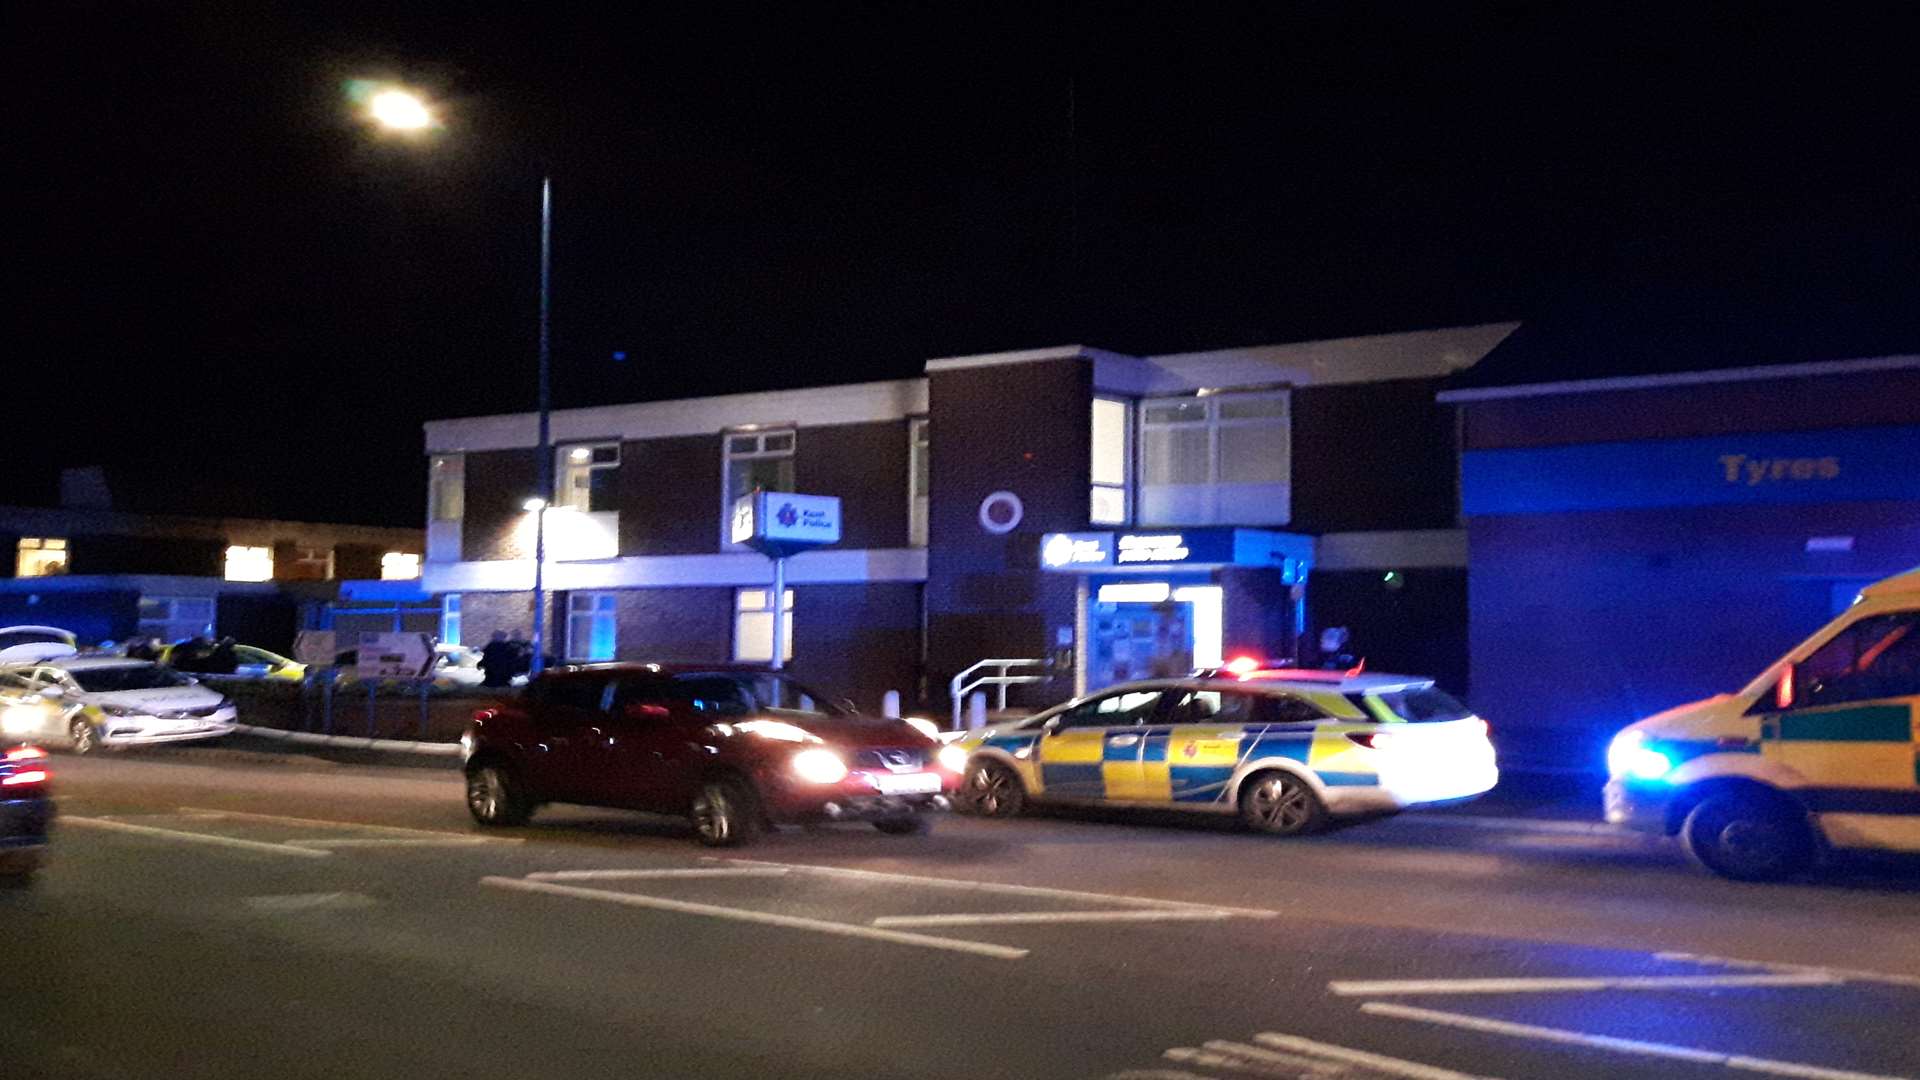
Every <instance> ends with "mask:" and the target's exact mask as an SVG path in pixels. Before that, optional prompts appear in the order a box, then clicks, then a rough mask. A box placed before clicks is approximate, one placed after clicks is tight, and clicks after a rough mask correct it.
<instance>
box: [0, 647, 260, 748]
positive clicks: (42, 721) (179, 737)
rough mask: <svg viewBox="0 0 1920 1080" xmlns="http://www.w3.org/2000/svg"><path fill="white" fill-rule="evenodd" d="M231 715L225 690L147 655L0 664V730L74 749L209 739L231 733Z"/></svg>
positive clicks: (8, 735)
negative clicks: (223, 692)
mask: <svg viewBox="0 0 1920 1080" xmlns="http://www.w3.org/2000/svg"><path fill="white" fill-rule="evenodd" d="M236 715H237V713H236V710H235V709H234V705H233V702H231V701H229V700H227V698H226V696H225V695H223V694H221V693H219V692H218V691H215V690H212V689H209V688H208V687H205V686H202V685H200V684H199V683H198V682H196V681H194V680H193V679H192V678H190V677H188V676H186V675H182V674H180V673H179V672H177V671H174V670H173V669H172V668H168V667H162V666H161V665H159V664H155V663H153V662H152V661H149V660H130V659H127V658H126V657H123V656H77V657H70V658H63V659H59V660H48V661H44V662H42V663H38V664H17V665H12V666H9V667H7V668H4V669H0V729H4V734H5V735H6V736H7V737H9V738H11V739H19V740H21V741H27V742H45V743H53V744H59V743H64V744H65V745H66V746H67V747H68V748H69V749H71V750H72V751H73V752H75V753H78V754H86V753H91V752H93V751H95V750H99V749H102V748H109V747H120V746H139V745H144V744H147V743H161V742H184V741H188V740H192V739H215V738H219V737H220V736H222V735H226V734H229V733H231V732H232V731H233V729H234V723H235V719H236Z"/></svg>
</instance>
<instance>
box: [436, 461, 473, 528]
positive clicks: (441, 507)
mask: <svg viewBox="0 0 1920 1080" xmlns="http://www.w3.org/2000/svg"><path fill="white" fill-rule="evenodd" d="M466 514H467V459H466V456H465V455H463V454H435V455H433V458H432V459H431V462H430V463H429V464H428V466H427V520H429V521H459V520H460V519H461V518H463V517H465V516H466Z"/></svg>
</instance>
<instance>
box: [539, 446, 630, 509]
mask: <svg viewBox="0 0 1920 1080" xmlns="http://www.w3.org/2000/svg"><path fill="white" fill-rule="evenodd" d="M556 453H558V454H559V457H560V463H559V464H560V467H559V476H560V480H559V484H558V488H557V490H556V491H555V492H554V499H553V502H554V505H555V506H560V507H566V508H569V509H573V510H584V511H588V512H590V513H596V514H599V513H612V512H614V511H616V510H618V509H620V494H619V491H618V488H617V486H616V485H617V484H618V481H619V477H620V472H619V470H620V444H619V443H617V442H602V443H576V444H574V445H571V446H562V447H560V448H559V449H558V450H557V451H556Z"/></svg>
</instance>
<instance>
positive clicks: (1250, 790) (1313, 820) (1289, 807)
mask: <svg viewBox="0 0 1920 1080" xmlns="http://www.w3.org/2000/svg"><path fill="white" fill-rule="evenodd" d="M1240 820H1242V821H1244V822H1246V824H1247V827H1248V828H1250V829H1253V830H1254V831H1256V832H1263V833H1269V834H1271V835H1274V836H1304V835H1306V834H1307V833H1310V832H1313V831H1314V830H1316V829H1318V828H1319V827H1320V826H1321V825H1322V824H1323V823H1324V821H1325V820H1326V809H1325V808H1324V807H1322V806H1321V805H1320V797H1319V796H1317V795H1315V794H1314V793H1313V789H1312V788H1311V787H1308V786H1307V782H1306V781H1304V780H1302V779H1300V778H1299V777H1297V776H1295V775H1293V774H1292V773H1288V772H1280V771H1278V770H1276V771H1273V772H1264V773H1260V774H1259V775H1257V776H1253V777H1249V778H1248V779H1247V782H1246V783H1245V784H1243V785H1242V786H1241V788H1240Z"/></svg>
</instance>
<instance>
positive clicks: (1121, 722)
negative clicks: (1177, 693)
mask: <svg viewBox="0 0 1920 1080" xmlns="http://www.w3.org/2000/svg"><path fill="white" fill-rule="evenodd" d="M1160 695H1161V690H1160V688H1159V687H1152V688H1146V689H1133V690H1115V691H1112V692H1110V693H1106V694H1102V695H1101V696H1099V697H1096V698H1093V699H1091V700H1089V701H1085V702H1082V703H1081V704H1079V705H1077V706H1075V707H1073V708H1071V709H1068V710H1067V711H1066V712H1063V713H1061V714H1060V715H1058V716H1056V717H1054V718H1053V719H1051V720H1049V721H1047V724H1046V729H1045V734H1043V735H1042V736H1041V737H1040V747H1039V755H1040V787H1041V794H1042V795H1043V796H1045V797H1048V798H1056V799H1102V798H1107V797H1109V796H1108V792H1109V791H1110V790H1121V789H1124V788H1125V786H1126V781H1127V780H1128V779H1129V778H1130V777H1132V776H1134V775H1135V774H1137V773H1138V771H1139V768H1140V747H1141V743H1142V742H1143V740H1142V739H1141V732H1142V731H1143V730H1144V729H1145V728H1144V725H1145V723H1146V721H1147V720H1148V719H1149V718H1150V717H1151V716H1152V715H1153V713H1154V710H1155V709H1157V708H1158V707H1159V704H1160Z"/></svg>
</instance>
